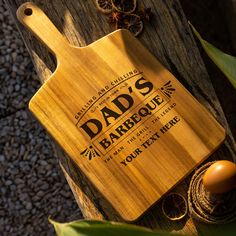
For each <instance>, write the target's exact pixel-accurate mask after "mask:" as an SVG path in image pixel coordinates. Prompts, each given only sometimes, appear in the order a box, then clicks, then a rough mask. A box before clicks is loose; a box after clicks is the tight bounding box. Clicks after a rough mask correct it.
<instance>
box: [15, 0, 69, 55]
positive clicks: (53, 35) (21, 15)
mask: <svg viewBox="0 0 236 236" xmlns="http://www.w3.org/2000/svg"><path fill="white" fill-rule="evenodd" d="M16 15H17V18H18V20H19V21H20V22H21V23H22V24H23V25H25V26H26V27H27V28H28V29H29V30H30V31H31V32H33V33H34V34H35V35H36V36H37V37H38V38H39V39H40V40H41V41H42V42H43V43H44V44H46V46H47V47H48V48H49V49H50V50H51V51H52V52H53V53H54V54H55V56H56V57H60V54H61V53H62V52H63V51H65V50H66V49H67V48H68V49H69V48H70V46H69V43H68V41H67V40H66V39H65V38H64V37H63V36H62V34H61V33H60V32H59V31H58V29H57V28H56V27H55V25H54V24H53V23H52V22H51V21H50V20H49V18H48V17H47V16H46V15H45V14H44V12H43V11H42V10H41V9H40V8H39V7H37V6H36V5H35V4H34V3H32V2H26V3H24V4H22V5H21V6H20V7H19V8H18V9H17V12H16ZM62 47H63V49H64V50H61V49H62Z"/></svg>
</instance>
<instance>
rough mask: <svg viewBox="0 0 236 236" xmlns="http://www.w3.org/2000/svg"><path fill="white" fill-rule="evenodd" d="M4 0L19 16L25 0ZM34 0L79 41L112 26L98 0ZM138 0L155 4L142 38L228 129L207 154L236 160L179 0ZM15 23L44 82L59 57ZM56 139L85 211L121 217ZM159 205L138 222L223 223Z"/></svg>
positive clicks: (193, 226)
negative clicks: (172, 215)
mask: <svg viewBox="0 0 236 236" xmlns="http://www.w3.org/2000/svg"><path fill="white" fill-rule="evenodd" d="M6 2H7V4H8V6H9V10H10V11H11V12H12V15H13V17H14V19H15V20H16V15H15V12H16V9H17V7H18V6H20V5H21V4H22V3H24V2H25V1H23V0H6ZM33 2H35V3H36V4H37V5H38V6H39V7H41V8H42V9H43V11H44V12H45V13H46V14H47V15H48V17H49V18H50V19H51V21H52V22H53V23H54V24H55V25H56V27H57V28H58V29H59V30H60V32H61V33H62V34H63V35H65V37H66V38H67V39H68V41H69V42H70V43H71V44H74V45H75V46H84V45H87V44H90V43H92V42H93V41H95V40H97V39H99V38H101V37H102V36H104V35H106V34H108V33H110V32H112V31H113V30H114V29H113V28H112V26H110V25H109V24H108V23H107V16H105V15H103V14H101V13H100V12H98V11H97V9H96V7H95V3H94V0H76V1H73V0H49V1H42V0H41V1H40V0H35V1H33ZM139 2H140V4H143V5H144V6H146V7H151V9H152V11H153V13H154V17H153V19H152V21H151V22H150V23H147V24H145V27H144V32H143V33H142V35H141V36H140V37H139V39H140V40H141V42H142V43H143V44H144V45H145V46H146V47H147V48H148V49H149V50H150V51H151V52H152V53H153V54H154V55H155V56H156V57H157V58H158V59H159V60H160V61H161V62H162V64H163V65H164V66H166V67H167V68H168V69H169V70H170V71H171V72H172V73H173V74H174V75H175V77H176V78H177V79H179V80H180V82H181V83H182V84H183V85H184V86H185V87H186V88H187V89H188V90H189V91H190V92H191V93H192V94H193V95H194V96H195V97H196V98H197V99H198V100H199V102H201V103H202V104H203V105H204V106H205V107H206V108H207V109H208V110H209V111H210V112H211V113H212V114H213V115H214V116H215V118H216V119H217V120H218V121H219V122H220V123H221V124H222V125H223V126H224V127H225V128H226V130H227V137H226V140H225V142H224V144H223V145H222V146H221V147H220V148H219V149H218V150H217V151H216V152H215V153H214V154H213V155H212V156H211V157H210V158H209V159H211V160H212V159H214V160H215V159H229V160H232V159H233V160H234V161H235V160H236V159H235V142H234V139H233V136H232V133H231V131H230V128H229V126H228V123H227V121H226V118H225V115H224V113H223V110H222V108H221V106H220V103H219V101H218V98H217V96H216V94H215V91H214V89H213V86H212V84H211V81H210V79H209V76H208V73H207V71H206V68H205V66H204V63H203V61H202V58H201V56H200V54H199V51H198V49H197V46H196V43H195V40H194V37H193V35H192V33H191V30H190V27H189V25H188V22H187V20H186V18H185V16H184V13H183V11H182V8H181V5H180V3H179V1H178V0H161V1H155V0H140V1H139ZM16 24H17V26H18V28H19V31H20V32H21V34H22V37H23V39H24V42H25V45H26V47H27V48H28V50H29V53H30V55H31V57H32V60H33V63H34V65H35V69H36V71H37V73H38V75H39V78H40V80H41V82H42V83H43V82H44V81H45V80H47V79H48V78H49V77H50V75H51V73H52V72H53V70H55V67H56V65H55V59H54V58H53V56H52V55H51V54H50V53H49V52H48V50H47V49H46V47H45V46H44V45H42V44H41V43H40V42H39V41H38V40H37V39H36V38H35V37H34V36H33V35H32V34H31V33H30V32H29V31H27V30H26V29H25V28H24V27H23V26H22V25H20V23H19V22H18V21H17V20H16ZM53 145H54V148H55V153H56V155H57V157H58V158H59V161H60V165H61V167H62V169H63V172H64V174H65V177H66V179H67V181H68V183H69V185H70V187H71V189H72V191H73V193H74V196H75V198H76V201H77V203H78V205H79V207H80V209H81V211H82V213H83V216H84V217H85V218H93V219H107V220H113V221H122V219H121V218H120V217H119V216H118V214H117V213H116V212H115V211H114V209H112V207H111V205H110V204H109V202H107V201H106V200H105V199H104V198H103V197H102V195H101V194H100V193H99V192H98V191H97V190H96V188H95V187H94V186H93V185H92V184H91V183H90V182H89V181H88V180H87V178H86V177H85V176H84V174H83V173H81V171H80V170H79V169H78V168H77V167H76V166H75V165H74V164H73V162H72V161H71V160H70V158H69V157H68V156H67V155H65V154H64V153H63V151H62V150H61V148H60V147H58V145H57V144H53ZM190 178H191V175H190V176H189V177H187V178H186V179H185V180H184V181H183V182H181V183H180V184H178V186H176V188H175V189H174V190H173V191H176V192H178V193H181V194H183V195H184V196H186V195H187V190H188V184H189V181H190ZM160 205H161V204H156V205H155V206H154V207H153V208H152V209H150V210H149V211H148V212H147V213H146V214H145V215H144V216H142V217H141V218H140V219H139V220H138V221H137V222H135V223H136V224H140V225H144V226H148V227H151V228H155V229H161V230H167V231H172V232H173V231H178V232H181V233H188V234H197V233H199V234H201V233H202V232H203V231H204V232H205V231H206V229H207V230H208V231H209V230H211V231H212V230H221V229H222V230H223V229H224V227H222V226H218V227H216V226H208V227H204V226H203V225H201V224H200V223H198V222H195V221H193V220H192V219H191V218H189V217H186V218H185V219H184V220H182V221H179V222H171V221H169V220H167V219H165V217H164V216H163V214H162V211H161V207H160ZM127 207H129V206H127ZM211 233H212V232H211Z"/></svg>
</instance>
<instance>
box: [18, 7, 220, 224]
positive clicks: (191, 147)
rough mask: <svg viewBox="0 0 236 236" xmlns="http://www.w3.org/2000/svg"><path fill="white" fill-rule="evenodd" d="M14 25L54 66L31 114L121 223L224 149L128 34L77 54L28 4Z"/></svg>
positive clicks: (216, 131) (203, 113)
mask: <svg viewBox="0 0 236 236" xmlns="http://www.w3.org/2000/svg"><path fill="white" fill-rule="evenodd" d="M17 18H18V20H19V21H21V23H22V24H23V25H25V26H26V27H27V28H29V30H30V31H32V32H33V34H34V35H36V36H37V38H39V39H40V40H41V41H42V42H43V43H44V44H45V45H47V46H48V48H49V49H50V50H51V51H52V52H53V53H54V54H55V56H56V59H57V69H56V71H55V72H54V73H53V75H52V76H51V78H50V79H49V80H48V81H47V82H46V83H45V84H44V85H43V86H42V87H41V88H40V89H39V90H38V91H37V93H36V95H35V96H34V97H33V98H32V99H31V101H30V104H29V108H30V110H31V111H32V112H33V113H34V115H35V116H36V117H37V118H38V119H39V121H40V122H41V123H42V124H43V125H44V126H45V128H46V129H47V130H48V132H49V133H50V134H51V135H52V136H53V137H54V139H56V141H57V142H58V143H59V144H60V145H61V147H63V148H64V149H65V151H66V152H67V153H68V154H69V156H70V157H71V158H72V159H73V161H74V162H75V163H77V165H78V166H79V168H80V169H81V170H82V171H83V173H84V174H85V175H86V176H88V178H89V179H90V181H91V182H92V183H93V184H94V185H95V186H96V187H97V188H98V190H99V191H100V192H101V193H102V194H103V195H104V197H105V198H106V199H107V200H108V201H109V202H110V203H111V205H112V206H113V207H114V208H115V209H116V210H117V212H118V213H119V214H120V215H121V216H122V218H123V219H125V220H126V221H134V220H137V218H139V217H140V216H141V215H143V214H144V212H145V211H147V209H149V208H150V207H151V206H152V205H153V204H154V203H155V202H156V201H157V200H159V199H160V198H161V197H162V196H163V195H164V194H165V193H166V192H168V191H169V190H170V189H171V188H173V186H175V185H176V184H177V183H178V182H179V181H181V180H182V179H183V178H184V177H186V175H187V174H188V173H189V172H190V171H191V170H193V169H194V168H195V167H196V166H197V165H198V164H200V163H201V162H202V161H203V160H205V159H206V158H207V157H208V156H209V155H210V154H212V153H213V151H215V150H216V148H218V146H219V145H220V144H221V143H222V142H223V140H224V138H225V131H224V129H223V128H222V127H221V126H220V125H219V124H218V122H216V121H215V120H214V118H213V117H212V116H211V115H210V113H209V112H207V110H206V109H204V108H203V107H202V106H201V105H200V104H199V103H198V102H197V101H196V100H195V99H194V98H193V97H192V96H191V94H190V93H189V92H187V90H185V89H184V88H183V86H182V85H181V84H180V83H179V82H178V80H176V79H175V78H174V76H173V75H172V74H170V73H169V71H167V70H166V69H165V68H164V67H163V66H162V65H161V64H160V63H159V62H158V61H157V60H156V59H155V58H154V57H153V56H152V55H151V54H150V53H149V52H148V51H147V50H146V48H145V47H143V45H142V44H141V43H140V42H139V41H138V40H137V39H136V38H135V37H134V36H133V35H132V34H131V33H130V32H129V31H127V30H117V31H115V32H113V33H111V34H109V35H107V36H105V37H103V38H102V39H100V40H98V41H95V42H93V43H92V44H90V45H88V46H86V47H77V48H76V47H74V46H71V45H69V44H68V42H66V40H65V39H64V38H63V37H62V35H61V34H60V33H59V32H58V31H57V29H56V28H55V26H54V25H53V24H52V22H51V21H50V20H49V19H48V17H47V16H46V15H45V14H44V12H43V11H42V10H41V9H40V8H38V7H37V6H36V5H35V4H32V3H26V4H23V5H21V7H20V8H18V10H17ZM131 162H132V163H131ZM127 206H128V207H127Z"/></svg>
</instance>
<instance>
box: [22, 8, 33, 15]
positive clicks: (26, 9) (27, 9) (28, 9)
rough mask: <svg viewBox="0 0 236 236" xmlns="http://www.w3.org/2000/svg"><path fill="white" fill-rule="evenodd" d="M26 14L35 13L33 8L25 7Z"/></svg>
mask: <svg viewBox="0 0 236 236" xmlns="http://www.w3.org/2000/svg"><path fill="white" fill-rule="evenodd" d="M24 14H25V15H26V16H31V15H32V14H33V10H32V9H31V8H25V10H24Z"/></svg>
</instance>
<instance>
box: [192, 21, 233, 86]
mask: <svg viewBox="0 0 236 236" xmlns="http://www.w3.org/2000/svg"><path fill="white" fill-rule="evenodd" d="M189 24H190V26H191V28H192V30H193V32H194V34H195V35H196V36H197V38H198V39H199V41H200V43H201V45H202V47H203V48H204V50H205V52H206V53H207V55H208V56H209V57H210V58H211V60H212V61H213V62H214V63H215V64H216V65H217V66H218V67H219V69H220V70H221V71H222V72H223V73H224V74H225V76H226V77H227V78H228V79H229V81H230V82H231V84H232V85H233V86H234V88H235V89H236V57H233V56H231V55H228V54H226V53H223V52H222V51H221V50H219V49H218V48H216V47H215V46H213V45H212V44H210V43H208V42H207V41H206V40H204V39H203V38H202V37H201V35H200V34H199V33H198V32H197V30H196V29H195V28H194V26H193V25H192V24H191V23H190V22H189Z"/></svg>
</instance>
